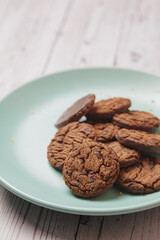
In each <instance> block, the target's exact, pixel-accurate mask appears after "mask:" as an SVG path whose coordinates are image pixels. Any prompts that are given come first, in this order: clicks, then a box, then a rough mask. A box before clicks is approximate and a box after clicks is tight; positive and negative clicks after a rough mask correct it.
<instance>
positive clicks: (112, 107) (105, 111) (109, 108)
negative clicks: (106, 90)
mask: <svg viewBox="0 0 160 240" xmlns="http://www.w3.org/2000/svg"><path fill="white" fill-rule="evenodd" d="M130 105H131V101H130V99H128V98H110V99H107V100H101V101H99V102H96V103H95V104H94V105H93V107H92V108H91V110H90V111H89V112H88V113H87V115H86V116H87V119H89V120H91V121H96V120H101V119H102V120H103V119H106V118H111V117H112V116H113V115H114V114H116V113H120V112H124V111H127V110H128V108H129V107H130Z"/></svg>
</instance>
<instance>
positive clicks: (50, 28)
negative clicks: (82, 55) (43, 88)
mask: <svg viewBox="0 0 160 240" xmlns="http://www.w3.org/2000/svg"><path fill="white" fill-rule="evenodd" d="M72 3H73V0H67V1H65V2H64V1H57V0H46V1H43V0H35V1H34V4H33V1H32V0H27V1H21V0H13V1H11V2H10V5H9V6H8V11H7V13H6V14H5V17H4V19H3V21H1V22H0V32H1V38H0V56H1V57H0V76H1V80H0V98H2V97H3V96H4V95H5V94H6V93H8V92H10V91H11V90H13V89H14V88H16V87H18V86H19V85H21V84H23V83H25V82H28V81H29V80H32V79H33V78H35V77H37V76H40V75H42V72H43V68H44V65H45V63H46V61H47V58H48V55H49V54H50V48H51V46H52V45H53V43H54V39H55V38H57V36H60V32H59V31H60V30H59V28H60V29H61V25H62V23H63V21H64V20H63V19H64V16H65V18H67V15H68V14H69V12H68V11H67V12H66V10H68V8H70V7H71V4H72Z"/></svg>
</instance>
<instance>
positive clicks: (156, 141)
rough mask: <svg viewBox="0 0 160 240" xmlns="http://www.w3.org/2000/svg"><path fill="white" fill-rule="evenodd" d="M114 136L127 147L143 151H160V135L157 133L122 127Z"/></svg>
mask: <svg viewBox="0 0 160 240" xmlns="http://www.w3.org/2000/svg"><path fill="white" fill-rule="evenodd" d="M116 138H117V140H118V141H119V142H120V143H122V144H124V145H126V146H128V147H131V148H134V149H137V150H140V151H144V152H151V153H160V135H158V134H152V133H148V132H144V131H139V130H129V129H125V128H122V129H120V130H119V131H118V133H117V134H116Z"/></svg>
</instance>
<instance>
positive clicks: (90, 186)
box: [63, 140, 119, 198]
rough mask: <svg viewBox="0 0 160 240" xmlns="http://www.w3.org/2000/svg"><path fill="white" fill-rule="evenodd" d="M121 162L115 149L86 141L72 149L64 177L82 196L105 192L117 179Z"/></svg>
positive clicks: (64, 168)
mask: <svg viewBox="0 0 160 240" xmlns="http://www.w3.org/2000/svg"><path fill="white" fill-rule="evenodd" d="M118 174H119V162H118V161H117V156H116V154H115V153H114V151H113V150H112V149H111V148H109V147H107V146H105V145H104V144H102V143H96V142H92V141H88V140H86V141H84V142H83V143H82V144H79V145H77V146H76V147H74V148H73V149H72V151H70V154H69V155H68V157H67V158H66V161H65V163H64V167H63V179H64V181H65V183H66V185H67V186H68V187H69V188H70V189H71V191H72V192H73V193H74V194H75V195H77V196H81V197H86V198H88V197H95V196H98V195H100V194H102V193H104V192H105V191H106V190H107V189H109V188H110V187H111V186H112V185H113V184H114V182H115V181H116V179H117V177H118Z"/></svg>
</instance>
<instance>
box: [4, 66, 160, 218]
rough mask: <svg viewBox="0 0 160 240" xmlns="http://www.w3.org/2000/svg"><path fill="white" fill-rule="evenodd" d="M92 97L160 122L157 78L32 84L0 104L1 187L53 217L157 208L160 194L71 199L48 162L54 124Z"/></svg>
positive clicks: (90, 74)
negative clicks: (124, 100)
mask: <svg viewBox="0 0 160 240" xmlns="http://www.w3.org/2000/svg"><path fill="white" fill-rule="evenodd" d="M88 93H95V94H96V96H97V98H96V100H100V99H105V98H110V97H128V98H130V99H131V100H132V107H131V109H138V110H145V111H151V112H152V113H154V114H155V115H157V116H158V117H160V111H159V109H160V78H159V77H157V76H153V75H150V74H146V73H141V72H135V71H130V70H120V69H80V70H73V71H66V72H61V73H56V74H53V75H50V76H46V77H43V78H40V79H38V80H36V81H33V82H30V83H29V84H26V85H24V86H22V87H21V88H19V89H17V90H16V91H14V92H13V93H11V94H10V95H8V96H7V97H6V98H5V99H3V100H2V101H1V103H0V150H1V155H0V156H1V161H0V182H1V184H2V185H3V186H4V187H6V188H7V189H8V190H9V191H11V192H13V193H15V194H16V195H18V196H20V197H22V198H24V199H26V200H28V201H30V202H33V203H35V204H38V205H40V206H43V207H46V208H50V209H54V210H57V211H62V212H68V213H75V214H85V215H115V214H122V213H130V212H136V211H140V210H144V209H149V208H152V207H155V206H158V205H160V192H157V193H152V194H148V195H143V196H134V195H130V194H126V193H123V194H122V196H119V194H118V193H119V190H118V189H116V188H114V187H113V188H112V189H110V190H109V191H107V192H106V193H105V194H103V195H102V196H100V197H97V198H93V199H88V200H85V199H81V198H77V197H75V196H74V195H73V194H72V193H71V192H70V190H69V189H68V188H67V186H66V185H65V184H64V182H63V179H62V175H61V173H60V172H59V171H57V170H55V169H54V168H53V167H51V166H50V164H49V163H48V161H47V157H46V155H47V154H46V153H47V146H48V144H49V142H50V140H51V139H52V138H53V136H54V134H55V133H56V131H57V129H56V128H55V127H54V123H55V122H56V120H57V119H58V117H59V116H60V115H61V114H62V113H63V111H64V110H65V109H66V108H68V107H69V106H70V105H71V104H72V103H73V102H74V101H75V100H77V99H78V98H80V97H82V96H84V95H86V94H88Z"/></svg>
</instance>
